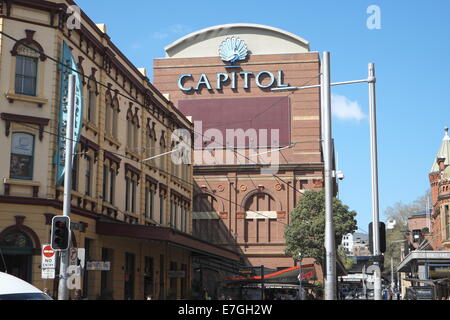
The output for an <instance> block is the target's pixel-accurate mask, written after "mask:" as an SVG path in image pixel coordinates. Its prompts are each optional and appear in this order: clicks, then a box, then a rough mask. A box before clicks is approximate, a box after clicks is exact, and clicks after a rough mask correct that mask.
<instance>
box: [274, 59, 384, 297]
mask: <svg viewBox="0 0 450 320" xmlns="http://www.w3.org/2000/svg"><path fill="white" fill-rule="evenodd" d="M330 74H331V72H330V53H329V52H324V53H323V63H322V73H321V77H320V79H321V84H320V85H311V86H305V87H284V88H274V89H272V91H296V90H306V89H316V88H320V89H321V105H322V108H321V117H322V127H323V128H322V143H323V150H324V162H325V163H324V166H325V218H326V226H325V249H326V277H325V299H326V300H336V295H337V285H336V244H335V232H334V231H335V230H334V224H333V178H335V177H336V172H335V171H334V170H333V153H332V152H333V140H332V123H331V119H332V117H331V87H332V86H341V85H347V84H357V83H368V84H369V105H370V146H371V171H372V217H373V237H374V238H373V243H374V253H373V254H374V256H376V258H377V259H376V260H377V262H375V265H374V267H375V269H378V272H375V277H374V278H375V283H374V289H375V290H374V291H375V295H374V296H375V300H381V271H380V270H379V265H378V263H379V262H378V261H379V258H380V256H381V251H380V233H379V200H378V152H377V125H376V90H375V85H376V78H375V64H374V63H370V64H369V77H368V78H367V79H362V80H352V81H343V82H333V83H331V82H330V79H331V76H330Z"/></svg>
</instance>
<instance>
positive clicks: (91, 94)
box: [87, 80, 97, 124]
mask: <svg viewBox="0 0 450 320" xmlns="http://www.w3.org/2000/svg"><path fill="white" fill-rule="evenodd" d="M89 84H90V85H88V101H87V102H88V103H87V120H88V121H89V122H90V123H92V124H96V122H97V93H96V91H95V85H94V83H93V81H92V80H89Z"/></svg>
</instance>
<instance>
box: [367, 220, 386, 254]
mask: <svg viewBox="0 0 450 320" xmlns="http://www.w3.org/2000/svg"><path fill="white" fill-rule="evenodd" d="M378 230H379V235H380V253H385V252H386V224H385V223H384V222H380V223H379V228H378ZM369 250H370V253H371V254H373V222H371V223H370V224H369Z"/></svg>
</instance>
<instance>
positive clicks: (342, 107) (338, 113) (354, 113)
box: [331, 95, 367, 121]
mask: <svg viewBox="0 0 450 320" xmlns="http://www.w3.org/2000/svg"><path fill="white" fill-rule="evenodd" d="M331 106H332V110H333V115H334V116H335V117H336V118H338V119H342V120H357V121H361V120H363V119H365V118H366V117H367V116H366V115H365V114H364V113H363V112H362V109H361V106H360V105H359V103H358V102H357V101H351V100H350V99H349V98H347V97H345V96H340V95H333V96H332V98H331Z"/></svg>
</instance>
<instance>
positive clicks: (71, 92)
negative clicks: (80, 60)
mask: <svg viewBox="0 0 450 320" xmlns="http://www.w3.org/2000/svg"><path fill="white" fill-rule="evenodd" d="M63 76H64V75H63ZM68 77H69V87H68V97H67V101H68V103H67V129H66V150H65V152H66V155H65V163H64V165H65V168H64V171H65V172H64V203H63V215H64V216H66V217H70V210H71V201H72V161H73V143H74V142H73V131H74V110H75V90H76V89H75V85H76V84H75V76H74V75H69V76H68ZM70 234H71V231H70V230H69V248H70V243H71V241H70ZM60 261H61V262H60V267H59V270H60V271H59V283H58V300H68V299H69V290H68V288H67V267H68V264H69V256H68V250H62V251H61V260H60Z"/></svg>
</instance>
